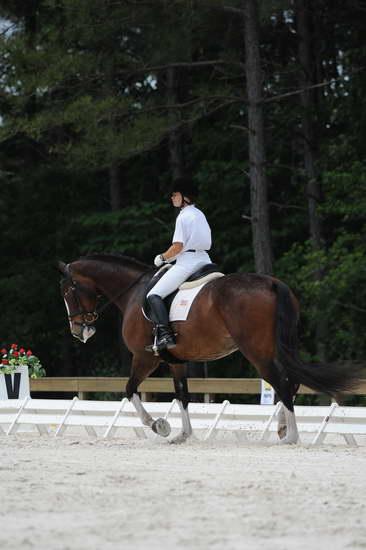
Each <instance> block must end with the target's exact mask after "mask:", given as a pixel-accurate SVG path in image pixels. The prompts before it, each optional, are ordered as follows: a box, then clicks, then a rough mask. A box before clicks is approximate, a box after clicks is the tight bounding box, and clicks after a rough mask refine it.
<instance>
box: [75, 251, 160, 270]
mask: <svg viewBox="0 0 366 550" xmlns="http://www.w3.org/2000/svg"><path fill="white" fill-rule="evenodd" d="M80 260H96V261H98V262H105V263H107V264H114V265H120V266H123V267H131V268H137V269H142V270H143V271H147V270H148V269H150V266H148V265H147V264H145V263H143V262H140V261H139V260H136V259H135V258H131V257H129V256H123V255H122V254H88V255H87V256H82V257H81V258H80Z"/></svg>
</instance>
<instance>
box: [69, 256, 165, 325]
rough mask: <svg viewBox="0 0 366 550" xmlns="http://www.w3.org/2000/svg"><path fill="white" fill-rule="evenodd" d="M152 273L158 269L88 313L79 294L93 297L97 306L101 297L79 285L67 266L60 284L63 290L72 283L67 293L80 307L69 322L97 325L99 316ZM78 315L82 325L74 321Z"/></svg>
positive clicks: (146, 272) (141, 277) (70, 317)
mask: <svg viewBox="0 0 366 550" xmlns="http://www.w3.org/2000/svg"><path fill="white" fill-rule="evenodd" d="M152 271H156V269H155V268H152V269H149V270H148V271H145V272H144V273H142V274H141V275H140V277H138V278H137V279H136V280H135V281H133V282H132V283H131V284H130V285H129V286H128V287H127V288H124V289H123V290H122V291H121V292H119V293H118V294H117V295H116V296H113V298H111V299H109V300H108V301H107V302H106V303H105V304H103V305H102V306H101V307H100V308H95V310H94V311H86V310H85V308H84V306H83V304H82V303H81V300H80V296H79V292H83V293H84V294H87V295H88V296H91V297H92V298H95V299H96V304H97V300H98V298H99V295H98V294H97V293H96V292H94V291H93V290H91V289H90V288H88V287H86V286H84V285H83V284H81V283H79V281H75V279H73V277H72V274H71V272H70V266H69V264H67V265H66V267H65V275H66V276H65V277H64V278H63V279H61V282H60V284H61V288H62V287H63V286H65V285H66V284H68V283H71V284H70V286H69V288H68V290H67V292H69V291H70V290H71V292H72V295H73V297H74V300H75V302H76V303H77V305H78V310H77V311H73V312H72V313H69V314H68V319H69V321H72V322H73V324H74V325H78V326H82V327H86V326H90V325H93V324H94V323H95V321H96V320H97V319H98V317H99V315H100V313H101V312H102V311H104V310H105V309H106V308H107V307H108V306H110V305H111V304H112V303H114V301H115V300H117V299H118V298H120V297H121V296H123V294H125V293H126V292H128V291H129V290H130V289H131V288H132V287H133V286H135V285H136V284H137V283H139V282H140V281H141V279H143V278H144V277H145V276H146V275H147V274H149V273H150V272H152ZM78 315H80V317H81V318H82V320H83V322H82V323H80V322H79V321H73V318H74V317H77V316H78Z"/></svg>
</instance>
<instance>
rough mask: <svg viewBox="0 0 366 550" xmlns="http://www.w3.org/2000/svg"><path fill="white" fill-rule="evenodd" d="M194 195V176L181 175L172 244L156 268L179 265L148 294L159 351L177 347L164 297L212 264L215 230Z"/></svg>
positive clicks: (174, 199)
mask: <svg viewBox="0 0 366 550" xmlns="http://www.w3.org/2000/svg"><path fill="white" fill-rule="evenodd" d="M193 196H194V193H193V188H192V182H191V180H190V179H186V178H181V179H179V180H177V181H176V182H175V183H174V185H173V192H172V196H171V201H172V203H173V206H175V207H176V208H179V209H180V212H179V214H178V216H177V219H176V222H175V231H174V235H173V239H172V245H171V246H170V247H169V248H168V249H167V250H166V251H165V252H163V253H162V254H158V255H157V256H156V257H155V260H154V264H155V265H156V267H161V266H162V265H164V264H165V263H168V262H171V261H172V260H173V259H174V260H176V263H175V265H174V266H173V267H171V268H170V269H168V270H167V271H166V272H165V273H164V275H163V276H162V277H161V278H160V279H159V281H158V282H157V283H156V285H154V286H153V288H152V289H151V290H150V291H149V293H148V294H147V300H148V302H149V305H150V307H151V312H152V315H151V317H152V321H153V323H154V325H155V330H156V331H157V342H156V348H157V351H161V350H163V349H171V348H174V347H175V346H176V342H175V336H174V333H173V331H172V329H171V327H170V326H169V313H168V311H167V309H166V307H165V304H164V302H163V299H164V298H165V297H166V296H168V294H170V293H171V292H174V290H176V289H177V288H178V287H179V286H180V285H181V284H182V283H183V282H184V281H185V280H186V279H187V278H188V277H189V276H190V275H192V273H194V272H195V271H196V270H197V269H198V267H199V266H201V265H203V264H209V263H212V262H211V259H210V257H209V255H208V254H207V250H210V248H211V229H210V226H209V225H208V222H207V220H206V217H205V215H204V213H203V212H201V210H199V209H198V208H197V207H196V206H195V205H194V204H193Z"/></svg>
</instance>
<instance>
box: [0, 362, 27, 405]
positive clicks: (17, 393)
mask: <svg viewBox="0 0 366 550" xmlns="http://www.w3.org/2000/svg"><path fill="white" fill-rule="evenodd" d="M27 396H29V377H28V367H27V366H26V365H23V366H21V367H17V368H16V370H14V372H12V373H11V374H0V400H3V399H24V398H25V397H27Z"/></svg>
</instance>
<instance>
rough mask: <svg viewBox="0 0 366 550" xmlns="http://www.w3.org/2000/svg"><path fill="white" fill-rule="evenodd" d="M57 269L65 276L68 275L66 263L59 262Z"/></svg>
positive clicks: (56, 265)
mask: <svg viewBox="0 0 366 550" xmlns="http://www.w3.org/2000/svg"><path fill="white" fill-rule="evenodd" d="M55 268H56V269H57V270H58V271H60V272H61V273H62V274H63V275H65V273H66V264H65V262H61V261H58V262H56V264H55Z"/></svg>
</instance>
